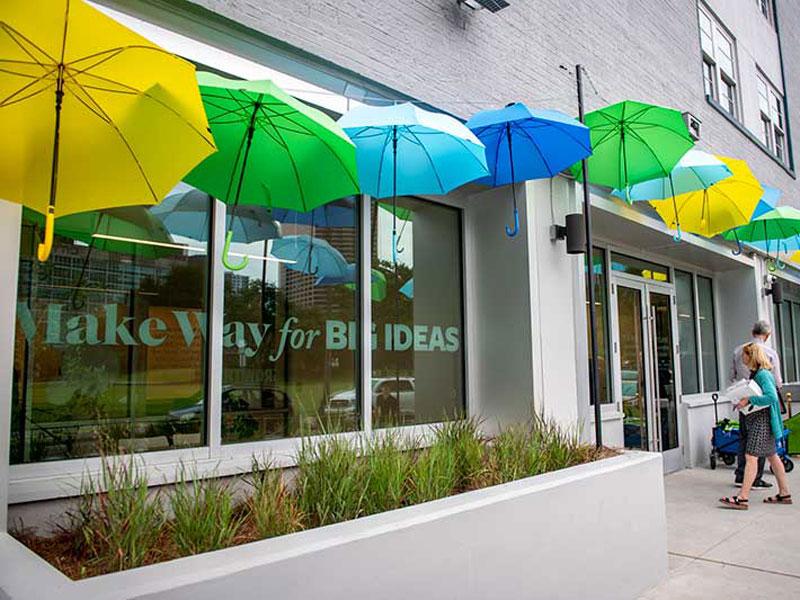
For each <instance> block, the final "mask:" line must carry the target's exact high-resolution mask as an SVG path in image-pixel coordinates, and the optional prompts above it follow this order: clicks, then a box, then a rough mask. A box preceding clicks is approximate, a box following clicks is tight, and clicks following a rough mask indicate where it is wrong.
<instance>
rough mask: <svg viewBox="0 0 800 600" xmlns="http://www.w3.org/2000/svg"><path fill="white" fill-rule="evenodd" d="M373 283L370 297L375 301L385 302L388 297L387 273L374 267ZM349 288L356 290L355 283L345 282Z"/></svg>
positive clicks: (345, 285)
mask: <svg viewBox="0 0 800 600" xmlns="http://www.w3.org/2000/svg"><path fill="white" fill-rule="evenodd" d="M371 279H372V284H371V286H370V287H371V293H370V297H371V298H372V300H373V301H375V302H383V301H384V300H385V299H386V275H384V274H383V273H381V272H380V271H379V270H378V269H372V277H371ZM344 287H346V288H347V289H348V290H355V289H356V284H355V283H346V284H344Z"/></svg>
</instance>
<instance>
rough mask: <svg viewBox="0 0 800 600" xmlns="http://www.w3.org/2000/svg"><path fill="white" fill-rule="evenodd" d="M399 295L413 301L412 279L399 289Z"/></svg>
mask: <svg viewBox="0 0 800 600" xmlns="http://www.w3.org/2000/svg"><path fill="white" fill-rule="evenodd" d="M400 293H401V294H403V296H405V297H406V298H408V299H409V300H413V299H414V278H413V277H412V278H411V279H409V280H408V281H406V282H405V283H404V284H403V285H402V286H401V287H400Z"/></svg>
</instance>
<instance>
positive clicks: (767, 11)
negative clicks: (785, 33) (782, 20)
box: [756, 0, 773, 25]
mask: <svg viewBox="0 0 800 600" xmlns="http://www.w3.org/2000/svg"><path fill="white" fill-rule="evenodd" d="M756 4H758V10H760V11H761V14H762V15H764V18H765V19H766V20H767V21H769V23H770V25H771V24H772V23H773V21H772V0H756Z"/></svg>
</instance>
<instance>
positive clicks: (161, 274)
mask: <svg viewBox="0 0 800 600" xmlns="http://www.w3.org/2000/svg"><path fill="white" fill-rule="evenodd" d="M188 190H189V188H188V187H187V186H184V185H180V186H179V187H178V188H177V189H176V190H174V194H173V196H172V198H173V200H169V199H168V200H169V201H168V200H165V201H164V203H162V205H159V206H155V207H151V208H145V207H127V208H120V209H113V210H109V211H100V212H94V213H81V214H76V215H69V216H67V217H63V218H60V219H58V220H57V221H56V238H55V242H54V245H53V251H52V254H51V257H50V259H49V260H48V261H47V262H45V263H40V262H38V261H37V260H36V258H35V256H36V246H37V243H38V240H39V239H40V238H41V224H42V219H41V217H40V216H38V215H37V214H35V213H28V212H27V211H26V212H25V213H24V215H23V225H22V242H21V247H20V265H19V267H20V268H19V289H18V295H17V329H16V343H15V347H14V387H13V397H12V425H11V461H12V462H13V463H27V462H38V461H45V460H57V459H68V458H81V457H87V456H96V455H98V454H100V453H105V452H109V453H117V452H132V451H137V452H138V451H148V450H166V449H170V448H180V447H189V446H198V445H201V444H203V443H204V421H205V406H206V403H205V381H206V341H205V330H206V299H207V296H208V293H207V282H208V257H207V254H206V243H207V240H208V235H209V224H210V219H209V218H208V215H209V212H208V211H209V203H208V201H207V200H204V199H203V198H201V199H200V201H197V202H195V203H194V204H193V205H192V206H191V209H189V208H187V207H186V206H182V205H180V204H178V203H176V202H175V201H174V198H176V197H177V196H178V195H181V194H183V193H184V192H187V191H188ZM184 209H185V210H184Z"/></svg>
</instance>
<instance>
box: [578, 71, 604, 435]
mask: <svg viewBox="0 0 800 600" xmlns="http://www.w3.org/2000/svg"><path fill="white" fill-rule="evenodd" d="M582 70H583V67H582V66H581V65H576V66H575V77H576V79H577V85H578V118H579V119H580V122H581V123H583V117H584V113H583V78H582ZM581 169H582V172H583V223H584V227H586V257H587V267H586V298H587V299H588V301H589V399H590V402H592V403H594V439H595V444H596V445H597V447H598V448H599V447H600V446H602V445H603V422H602V412H601V410H600V398H599V394H598V390H599V388H600V382H599V377H598V372H597V329H596V326H597V323H596V319H595V298H594V254H593V250H594V248H593V246H594V244H593V241H592V202H591V199H590V197H589V167H588V165H587V163H586V159H585V158H584V159H583V160H582V161H581Z"/></svg>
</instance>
